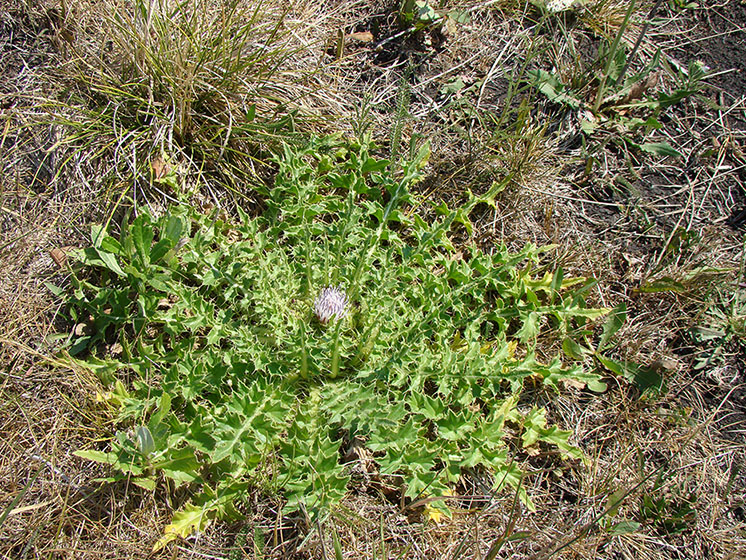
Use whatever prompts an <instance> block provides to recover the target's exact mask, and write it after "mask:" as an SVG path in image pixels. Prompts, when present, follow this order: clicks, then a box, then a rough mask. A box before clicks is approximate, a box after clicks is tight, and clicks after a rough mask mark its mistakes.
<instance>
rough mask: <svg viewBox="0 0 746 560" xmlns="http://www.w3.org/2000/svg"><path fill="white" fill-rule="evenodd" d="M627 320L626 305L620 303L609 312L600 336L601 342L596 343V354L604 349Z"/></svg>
mask: <svg viewBox="0 0 746 560" xmlns="http://www.w3.org/2000/svg"><path fill="white" fill-rule="evenodd" d="M626 320H627V305H626V304H625V303H620V304H619V305H617V306H616V307H615V308H614V309H612V310H611V314H610V315H609V318H608V319H607V320H606V323H604V330H603V333H602V334H601V340H599V342H598V346H597V347H596V352H601V351H603V350H605V349H606V347H607V345H608V343H609V342H610V341H611V338H612V337H613V336H614V335H615V334H616V333H617V331H619V329H621V328H622V325H624V322H625V321H626Z"/></svg>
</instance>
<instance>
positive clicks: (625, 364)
mask: <svg viewBox="0 0 746 560" xmlns="http://www.w3.org/2000/svg"><path fill="white" fill-rule="evenodd" d="M596 357H597V358H598V359H599V361H600V362H601V363H602V364H603V366H604V367H605V368H606V369H608V370H609V371H611V372H613V373H615V374H617V375H620V376H622V377H624V378H625V379H627V381H630V382H632V383H634V384H635V385H637V387H638V389H640V391H643V392H644V391H646V390H647V389H657V390H661V389H663V378H662V377H661V375H660V374H659V373H658V372H657V371H656V370H655V369H653V368H651V367H647V366H641V365H638V364H636V363H634V362H630V361H618V360H612V359H610V358H607V357H606V356H603V355H601V354H597V355H596Z"/></svg>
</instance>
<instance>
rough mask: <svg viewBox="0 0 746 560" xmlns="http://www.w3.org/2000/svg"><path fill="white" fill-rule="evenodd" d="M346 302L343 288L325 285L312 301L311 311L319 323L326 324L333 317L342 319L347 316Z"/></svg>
mask: <svg viewBox="0 0 746 560" xmlns="http://www.w3.org/2000/svg"><path fill="white" fill-rule="evenodd" d="M347 303H348V301H347V294H346V293H345V292H344V290H341V289H340V288H337V287H334V286H327V287H326V288H324V289H322V290H321V292H320V293H319V295H318V297H317V298H316V301H314V303H313V312H314V313H315V314H316V317H318V318H319V321H321V324H322V325H326V324H327V323H328V322H329V321H330V320H331V319H332V318H333V317H336V318H337V319H342V318H344V317H346V316H347Z"/></svg>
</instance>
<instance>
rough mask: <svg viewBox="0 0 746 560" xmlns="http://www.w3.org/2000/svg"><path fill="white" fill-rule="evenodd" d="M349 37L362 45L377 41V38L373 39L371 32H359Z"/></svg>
mask: <svg viewBox="0 0 746 560" xmlns="http://www.w3.org/2000/svg"><path fill="white" fill-rule="evenodd" d="M348 37H349V38H350V39H354V40H355V41H360V42H362V43H371V42H373V41H374V40H375V37H373V33H371V32H370V31H358V32H357V33H350V34H349V35H348Z"/></svg>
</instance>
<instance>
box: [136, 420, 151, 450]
mask: <svg viewBox="0 0 746 560" xmlns="http://www.w3.org/2000/svg"><path fill="white" fill-rule="evenodd" d="M135 434H136V436H137V448H138V450H139V451H140V453H142V454H143V455H145V456H148V455H150V454H151V453H152V452H153V451H154V450H155V442H154V441H153V434H151V433H150V430H149V429H148V427H147V426H138V427H137V428H135Z"/></svg>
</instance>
